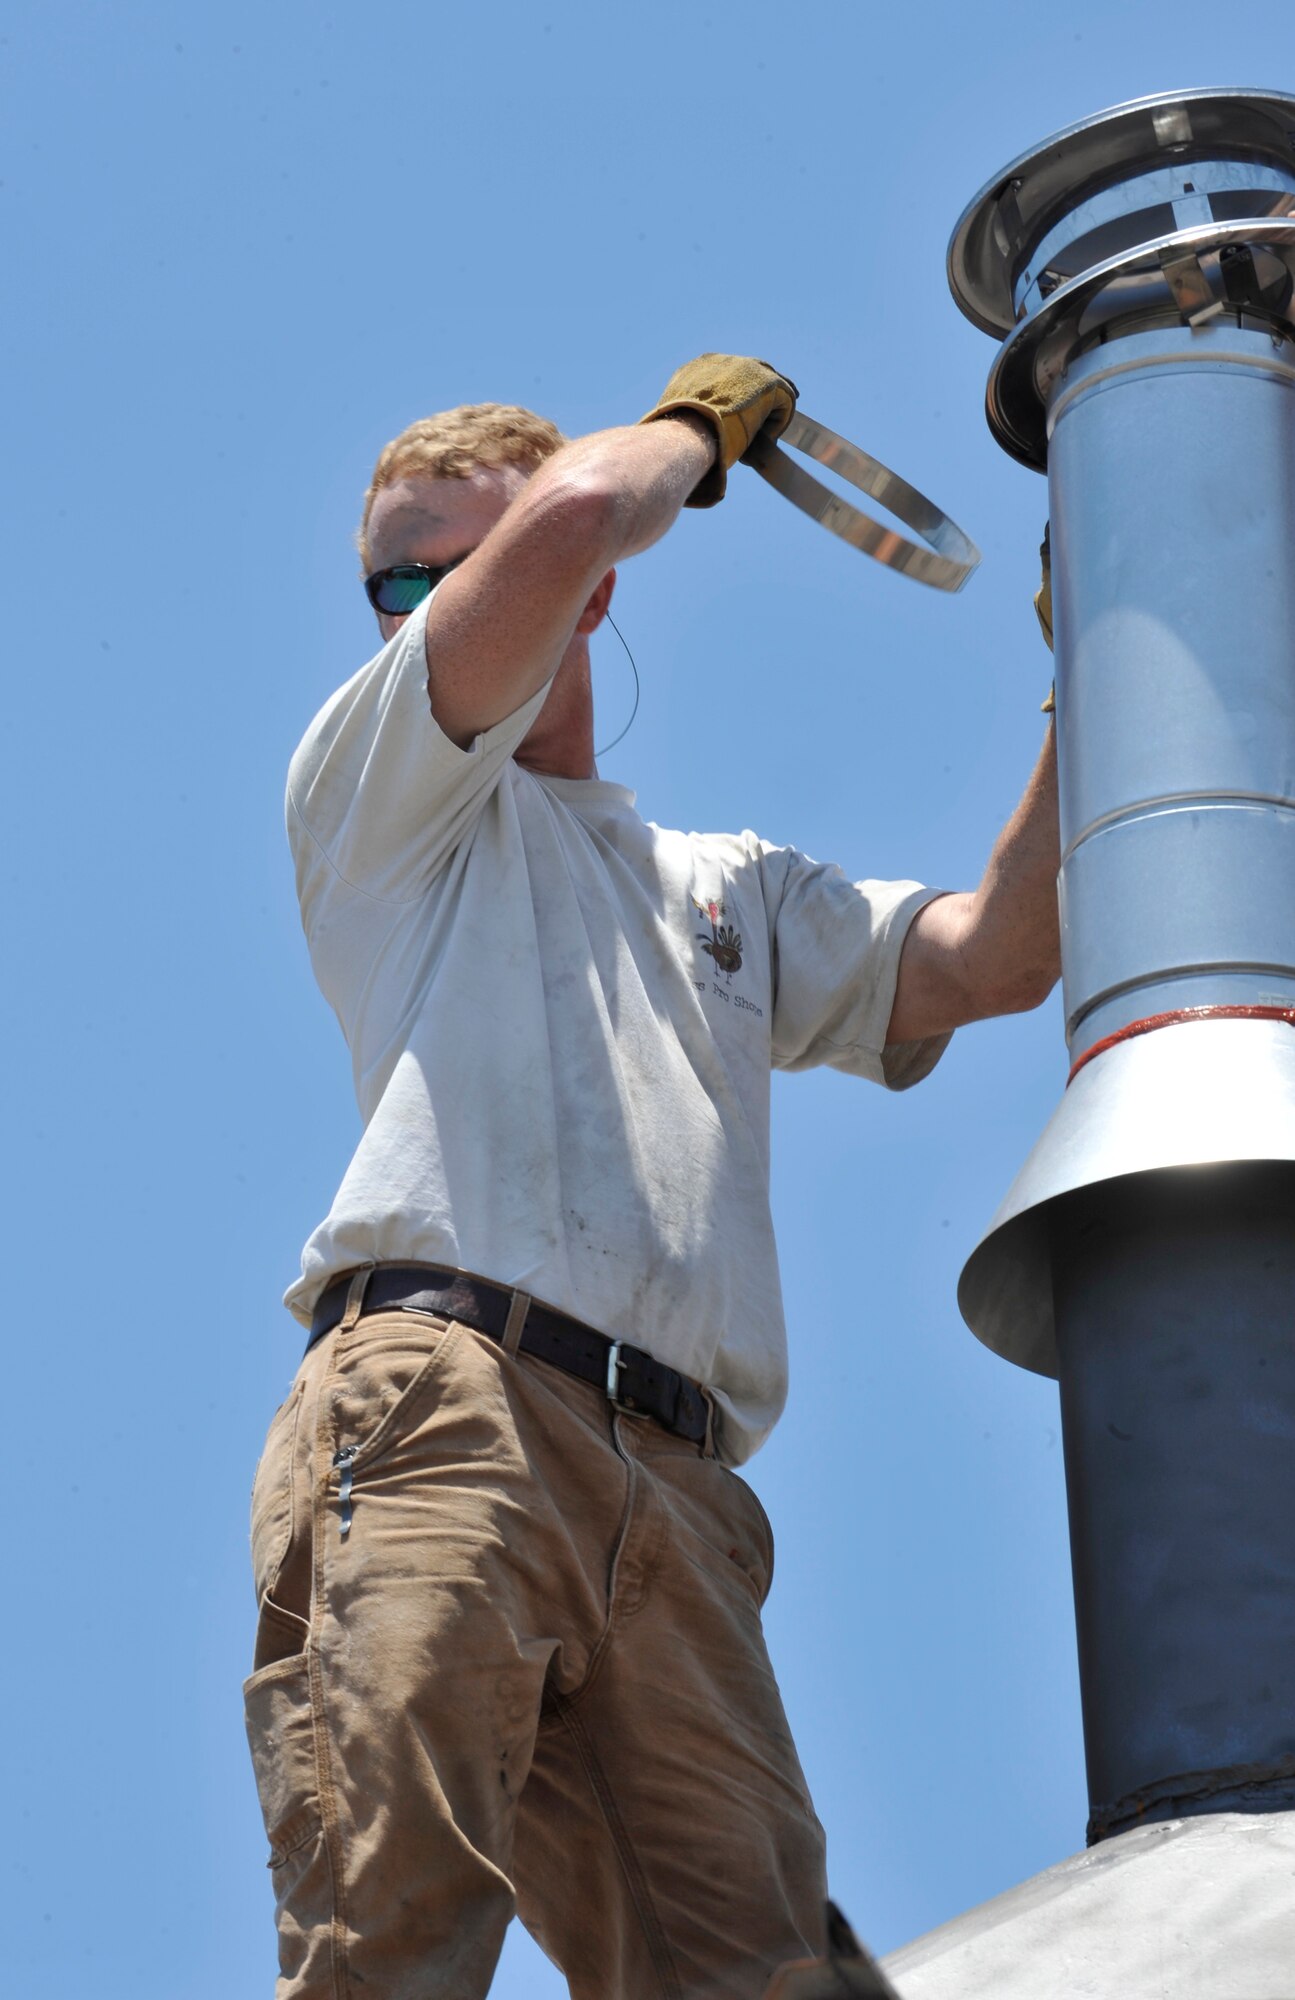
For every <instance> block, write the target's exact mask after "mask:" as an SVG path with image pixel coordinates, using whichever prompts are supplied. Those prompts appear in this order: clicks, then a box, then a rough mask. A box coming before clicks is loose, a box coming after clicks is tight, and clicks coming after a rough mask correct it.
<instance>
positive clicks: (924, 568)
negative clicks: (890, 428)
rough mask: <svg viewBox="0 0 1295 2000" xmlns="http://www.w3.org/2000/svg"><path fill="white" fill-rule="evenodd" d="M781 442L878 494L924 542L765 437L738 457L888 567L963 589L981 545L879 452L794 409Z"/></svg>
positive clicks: (946, 587)
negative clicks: (872, 453) (845, 496)
mask: <svg viewBox="0 0 1295 2000" xmlns="http://www.w3.org/2000/svg"><path fill="white" fill-rule="evenodd" d="M781 442H782V444H784V445H788V446H790V448H791V450H792V451H803V452H804V453H805V455H806V457H808V458H813V459H816V460H817V461H818V463H819V464H820V465H824V466H826V467H827V469H828V470H829V472H835V473H837V474H838V475H839V477H840V478H842V479H848V480H849V482H850V484H851V485H852V486H857V487H858V488H859V489H860V491H861V492H864V493H867V494H869V495H870V496H871V497H872V499H874V500H879V501H880V502H881V504H882V506H883V507H887V508H889V510H890V512H891V513H892V514H893V515H894V516H895V517H896V519H897V520H900V521H902V522H903V523H904V525H905V526H906V527H909V528H912V529H914V530H915V531H916V533H917V534H919V535H920V536H921V537H922V540H923V541H924V542H926V543H927V544H928V546H927V547H926V548H919V547H918V545H917V543H916V542H910V541H906V540H905V538H904V536H903V535H897V534H896V533H895V530H894V529H893V528H887V527H884V526H883V525H882V523H881V522H880V521H874V520H873V519H872V517H871V515H869V514H865V513H863V512H862V511H861V509H860V508H858V507H852V506H851V505H850V503H849V501H848V500H842V499H841V497H840V495H839V494H836V493H833V492H832V490H831V488H830V487H828V486H824V485H823V483H822V481H821V480H818V479H814V478H813V477H812V476H811V475H810V474H809V473H808V472H805V471H804V470H802V468H801V467H800V466H799V465H796V464H795V463H794V462H793V460H791V459H790V458H788V457H787V455H786V453H785V452H784V451H782V450H780V449H779V446H778V445H776V444H771V443H770V442H769V441H768V440H767V439H764V438H757V439H756V441H755V443H754V444H753V445H752V447H751V449H750V450H749V451H748V452H747V454H746V456H745V458H744V459H743V461H742V463H743V464H744V465H750V466H753V467H754V468H755V470H756V471H757V472H758V473H759V474H760V476H761V478H762V479H767V480H768V482H769V484H770V485H771V486H773V487H775V488H776V489H777V491H778V492H779V493H781V494H782V496H783V498H784V499H786V500H790V501H791V502H792V503H793V504H794V505H795V506H797V507H799V508H800V509H801V510H802V511H803V512H804V513H806V514H808V515H809V516H810V518H811V519H812V520H815V521H818V522H821V524H822V526H823V527H825V528H827V529H830V531H831V532H832V534H834V535H839V536H840V537H841V540H842V541H843V542H848V543H849V544H850V547H851V548H852V549H861V550H862V551H863V553H864V555H866V556H871V557H872V558H873V560H874V561H875V562H879V563H884V564H885V566H886V568H887V569H897V570H898V571H899V572H900V574H901V575H903V576H911V577H912V578H913V579H914V581H915V582H917V583H929V584H930V585H931V586H932V587H933V588H934V589H936V590H961V589H962V586H963V584H964V583H965V582H966V581H967V578H968V577H969V576H970V575H971V572H972V570H973V569H975V567H976V565H977V563H978V562H979V561H980V550H979V549H978V548H977V547H976V545H975V543H974V542H973V541H972V540H971V539H970V537H969V536H967V535H964V533H963V532H962V529H961V528H959V527H957V526H955V524H954V523H953V522H952V521H951V520H950V519H949V517H948V515H947V514H943V513H941V511H940V509H939V508H938V507H937V506H936V505H935V502H934V501H933V500H928V499H927V498H926V495H925V494H924V493H919V492H918V490H917V488H916V487H915V486H910V485H909V483H908V481H907V480H906V479H901V478H900V476H899V474H898V473H897V472H892V471H891V470H890V468H889V466H886V465H883V464H882V463H881V461H880V459H876V458H870V457H869V455H868V453H867V452H866V451H861V450H860V449H859V447H858V445H857V444H851V443H850V442H849V440H848V438H843V437H838V435H837V433H836V432H835V431H830V430H829V429H828V427H827V425H826V424H820V423H817V422H816V421H815V419H814V418H813V417H806V416H802V415H801V413H800V411H799V410H798V411H797V412H796V414H795V415H794V416H793V417H792V420H791V422H790V423H789V424H788V426H787V428H786V430H785V431H784V432H783V434H782V439H781Z"/></svg>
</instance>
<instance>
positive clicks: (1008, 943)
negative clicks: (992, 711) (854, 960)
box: [886, 725, 1061, 1042]
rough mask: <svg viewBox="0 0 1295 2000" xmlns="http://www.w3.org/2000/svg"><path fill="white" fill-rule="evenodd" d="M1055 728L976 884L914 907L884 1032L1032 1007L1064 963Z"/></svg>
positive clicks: (923, 1031) (921, 1029)
mask: <svg viewBox="0 0 1295 2000" xmlns="http://www.w3.org/2000/svg"><path fill="white" fill-rule="evenodd" d="M1060 860H1061V855H1060V840H1059V835H1058V830H1057V744H1056V732H1055V730H1054V729H1053V728H1052V727H1051V725H1050V726H1049V728H1048V734H1047V740H1046V741H1045V743H1044V746H1043V750H1042V753H1041V755H1040V757H1039V761H1038V763H1037V764H1036V765H1035V768H1034V771H1033V773H1032V775H1031V778H1030V781H1029V784H1028V785H1027V786H1026V788H1025V792H1024V794H1023V796H1022V798H1021V802H1020V804H1019V805H1018V806H1017V808H1016V811H1015V812H1014V813H1013V814H1012V817H1011V818H1010V819H1009V820H1008V822H1007V825H1006V826H1005V827H1004V828H1003V830H1002V832H1001V833H1000V834H999V836H998V839H997V840H996V841H995V843H994V848H993V852H992V854H991V855H990V857H989V865H988V867H987V868H986V869H985V873H984V875H983V877H982V878H981V883H980V887H979V888H978V889H976V890H974V891H967V892H965V893H963V894H960V895H950V896H941V897H939V898H938V899H937V900H936V901H935V902H933V903H928V904H927V905H926V907H925V909H922V910H919V911H918V913H917V915H916V917H915V918H914V919H913V923H912V925H911V927H910V929H909V933H908V936H907V938H906V939H905V941H904V950H903V955H902V957H901V959H900V967H899V979H898V982H897V985H896V989H895V1004H894V1007H893V1008H892V1010H891V1016H890V1026H889V1029H888V1030H887V1036H886V1039H887V1041H889V1042H907V1041H916V1040H919V1039H921V1038H922V1037H924V1036H927V1035H938V1034H947V1033H948V1032H949V1030H950V1029H952V1028H959V1027H962V1026H963V1025H964V1024H965V1023H966V1022H969V1021H982V1020H985V1019H987V1018H988V1017H989V1016H991V1015H994V1014H1015V1013H1019V1012H1021V1011H1022V1010H1023V1009H1025V1008H1027V1007H1037V1006H1039V1004H1040V1003H1041V1002H1042V1001H1043V1000H1045V999H1046V998H1047V996H1048V994H1049V993H1050V992H1051V991H1052V988H1053V986H1054V985H1055V984H1056V981H1057V975H1058V974H1059V972H1060V970H1061V933H1060V924H1059V921H1058V916H1057V869H1058V867H1059V865H1060Z"/></svg>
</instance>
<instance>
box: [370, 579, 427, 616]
mask: <svg viewBox="0 0 1295 2000" xmlns="http://www.w3.org/2000/svg"><path fill="white" fill-rule="evenodd" d="M431 587H432V585H431V579H430V578H429V576H428V574H427V571H426V570H424V569H414V568H413V567H412V566H411V567H410V568H409V569H394V570H390V571H389V572H388V573H387V575H386V576H384V577H383V578H382V580H381V582H380V584H379V585H378V588H377V592H376V596H377V603H378V610H379V611H386V612H389V613H390V614H391V616H392V617H393V618H400V617H403V616H404V615H405V613H406V612H408V611H416V610H417V608H418V606H419V605H420V604H421V603H422V601H423V599H424V598H425V597H426V596H427V594H428V592H429V591H430V590H431Z"/></svg>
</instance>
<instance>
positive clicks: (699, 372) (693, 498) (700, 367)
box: [640, 354, 796, 507]
mask: <svg viewBox="0 0 1295 2000" xmlns="http://www.w3.org/2000/svg"><path fill="white" fill-rule="evenodd" d="M795 408H796V384H795V383H794V382H789V381H788V379H787V377H786V376H785V375H780V374H779V373H778V371H777V369H776V368H771V367H770V366H769V363H768V362H767V361H752V360H750V359H748V358H747V357H746V356H745V355H741V354H699V355H698V357H697V359H696V360H695V361H686V362H685V363H684V365H683V367H682V368H677V369H676V370H675V372H674V374H673V375H672V376H671V377H670V380H669V381H668V382H667V383H666V385H665V389H664V391H663V393H662V396H661V400H660V402H659V403H657V404H656V406H655V408H653V409H651V410H649V411H648V413H647V415H646V416H645V417H642V418H640V422H642V423H645V424H650V423H652V422H654V421H655V419H656V418H658V417H669V416H673V415H674V414H675V413H676V411H679V410H692V411H694V412H695V413H696V415H697V416H699V417H704V418H705V419H706V422H707V423H708V424H710V425H711V426H712V427H713V429H714V431H715V436H716V438H717V439H718V441H719V452H718V455H717V457H716V460H715V463H714V465H713V466H712V467H711V468H710V471H709V472H708V473H707V474H706V476H705V478H704V479H703V480H702V481H701V482H700V484H699V485H698V486H697V487H696V488H695V489H694V491H693V492H692V494H691V495H690V496H689V498H688V501H687V503H686V504H687V505H688V506H689V507H713V506H714V505H715V502H716V501H717V500H722V499H723V498H724V488H725V485H726V484H727V481H728V470H729V467H730V466H731V465H736V464H737V462H738V460H739V459H740V458H743V457H745V455H746V453H747V452H748V451H749V450H750V448H751V446H752V445H753V444H754V443H755V440H756V438H757V437H759V436H760V435H761V433H762V432H763V434H764V435H765V436H766V437H768V438H770V439H773V438H778V437H781V436H782V434H783V432H784V431H785V430H786V428H787V426H788V424H789V423H790V422H791V419H792V412H793V411H794V410H795Z"/></svg>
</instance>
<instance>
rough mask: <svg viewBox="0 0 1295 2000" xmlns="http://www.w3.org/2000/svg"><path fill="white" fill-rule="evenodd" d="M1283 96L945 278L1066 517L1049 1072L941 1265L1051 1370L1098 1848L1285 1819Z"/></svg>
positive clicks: (1190, 113) (1293, 1367) (1004, 1346)
mask: <svg viewBox="0 0 1295 2000" xmlns="http://www.w3.org/2000/svg"><path fill="white" fill-rule="evenodd" d="M1293 214H1295V98H1291V97H1285V96H1278V95H1277V94H1275V93H1271V92H1250V91H1183V92H1176V93H1173V94H1171V95H1169V96H1165V97H1161V98H1155V99H1144V100H1141V101H1140V102H1138V103H1136V104H1132V105H1124V106H1119V107H1117V108H1116V109H1115V110H1114V111H1111V112H1107V113H1103V114H1102V115H1101V116H1099V117H1097V118H1094V119H1089V120H1087V121H1085V122H1084V123H1083V124H1082V125H1079V126H1075V127H1072V128H1071V129H1070V130H1069V131H1067V132H1064V133H1061V134H1058V135H1056V137H1054V138H1053V139H1050V140H1048V141H1046V142H1045V143H1044V144H1043V145H1042V146H1040V147H1037V148H1036V149H1035V150H1034V151H1033V152H1032V153H1030V154H1027V155H1025V156H1024V157H1023V158H1022V159H1020V160H1018V161H1016V162H1014V163H1013V165H1012V166H1011V167H1009V168H1008V169H1006V170H1005V172H1004V173H1003V174H1001V175H999V176H998V177H997V178H996V179H995V180H994V181H993V182H992V183H991V184H990V185H989V186H988V187H987V188H986V189H985V190H984V191H983V192H982V194H981V195H980V196H978V197H977V199H976V201H974V202H973V203H972V204H971V206H970V207H969V208H968V210H967V211H966V213H965V214H964V216H963V218H962V220H961V221H960V223H959V225H958V228H957V230H956V231H955V233H954V237H953V242H952V244H951V247H950V255H949V271H950V280H951V283H952V285H953V289H954V293H955V297H957V299H958V302H959V304H960V305H961V306H962V308H963V310H964V311H965V312H966V313H967V314H968V316H969V317H970V318H972V319H973V320H974V321H975V322H976V323H977V324H978V325H980V326H982V327H984V328H985V329H986V330H988V331H992V332H994V333H997V334H999V335H1000V336H1002V335H1006V336H1007V337H1006V340H1005V342H1004V344H1003V346H1002V348H1001V349H1000V352H999V354H998V356H997V358H996V360H995V363H994V366H993V369H992V372H991V375H990V381H989V389H988V394H987V399H986V400H987V410H988V415H989V421H990V425H991V428H992V429H993V431H994V433H995V435H996V436H997V437H998V439H999V441H1000V443H1002V444H1003V446H1004V448H1005V449H1007V450H1008V451H1009V452H1011V453H1012V454H1013V455H1014V456H1015V457H1017V458H1019V459H1021V460H1022V461H1023V462H1024V463H1026V464H1029V465H1031V466H1033V467H1035V468H1036V469H1038V470H1043V469H1045V468H1046V470H1047V474H1048V484H1049V511H1050V517H1051V522H1052V551H1053V598H1054V629H1055V633H1056V666H1057V730H1058V754H1059V765H1060V791H1061V817H1062V846H1063V860H1062V868H1061V876H1060V883H1059V891H1060V899H1061V916H1062V957H1063V981H1064V996H1065V1014H1066V1033H1067V1039H1068V1042H1069V1045H1070V1057H1071V1076H1072V1083H1071V1087H1070V1088H1069V1089H1068V1090H1067V1091H1066V1093H1065V1095H1064V1097H1063V1100H1062V1103H1061V1105H1060V1107H1059V1108H1058V1110H1057V1112H1056V1113H1055V1115H1054V1116H1053V1118H1052V1120H1051V1122H1050V1124H1049V1126H1048V1128H1047V1130H1046V1131H1045V1133H1044V1134H1043V1137H1042V1138H1041V1140H1040V1141H1039V1143H1038V1145H1037V1146H1036V1147H1035V1149H1034V1151H1033V1153H1032V1154H1031V1156H1030V1159H1029V1160H1028V1161H1027V1162H1026V1165H1025V1167H1024V1169H1023V1170H1022V1172H1021V1174H1020V1175H1018V1177H1017V1180H1016V1182H1015V1183H1014V1185H1013V1187H1012V1189H1011V1191H1010V1192H1009V1194H1008V1196H1007V1199H1006V1201H1005V1202H1004V1203H1003V1205H1002V1207H1001V1208H1000V1210H999V1212H998V1214H997V1216H996V1217H995V1218H994V1221H993V1222H992V1223H991V1225H990V1228H989V1230H988V1232H987V1233H986V1236H985V1237H984V1238H983V1239H982V1241H981V1243H980V1244H979V1245H978V1246H977V1248H976V1250H975V1251H974V1252H973V1254H972V1256H971V1258H970V1259H969V1260H968V1263H967V1266H966V1269H965V1270H964V1272H963V1276H962V1281H961V1284H960V1287H959V1300H960V1303H961V1305H962V1309H963V1312H964V1315H965V1316H966V1318H967V1320H968V1322H969V1324H970V1325H971V1326H972V1328H973V1330H974V1331H975V1332H976V1333H977V1334H979V1335H980V1337H981V1338H982V1339H983V1340H985V1341H986V1342H987V1343H988V1344H989V1345H990V1346H992V1347H994V1348H996V1349H997V1351H998V1352H1000V1353H1002V1354H1004V1355H1006V1356H1007V1357H1008V1358H1010V1359H1012V1360H1015V1361H1018V1362H1020V1363H1021V1364H1022V1365H1024V1366H1026V1367H1031V1368H1035V1369H1039V1370H1041V1371H1043V1372H1046V1373H1053V1374H1056V1373H1059V1374H1060V1379H1061V1396H1062V1411H1063V1425H1064V1432H1065V1439H1066V1467H1067V1483H1068V1494H1069V1504H1070V1519H1071V1544H1072V1554H1073V1559H1074V1569H1075V1605H1076V1620H1077V1628H1078V1640H1079V1655H1080V1677H1081V1686H1082V1693H1083V1706H1084V1729H1085V1741H1086V1747H1087V1754H1088V1768H1089V1786H1090V1801H1091V1819H1090V1829H1089V1830H1090V1838H1093V1839H1098V1838H1101V1837H1102V1836H1103V1835H1105V1834H1107V1833H1110V1832H1112V1831H1116V1830H1120V1829H1123V1828H1124V1827H1126V1826H1129V1825H1132V1824H1134V1823H1136V1822H1137V1821H1138V1820H1139V1819H1149V1818H1160V1817H1168V1816H1170V1815H1176V1814H1180V1813H1192V1812H1205V1811H1218V1810H1221V1809H1222V1808H1223V1807H1224V1806H1227V1807H1230V1808H1232V1809H1238V1808H1240V1809H1245V1810H1266V1809H1273V1810H1276V1809H1278V1808H1285V1807H1289V1806H1291V1805H1292V1804H1295V1686H1293V1685H1292V1683H1293V1682H1295V1676H1293V1675H1292V1672H1291V1668H1292V1665H1295V1452H1292V1450H1291V1446H1292V1443H1295V888H1293V886H1292V885H1295V314H1293V312H1292V298H1293V296H1295V221H1293V220H1292V215H1293Z"/></svg>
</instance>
